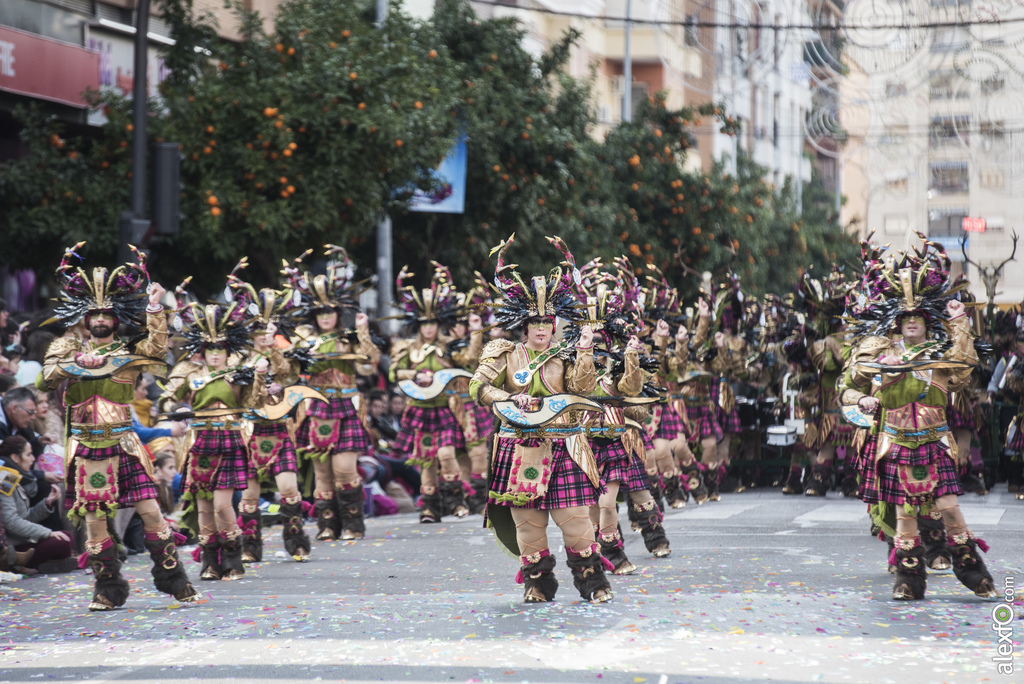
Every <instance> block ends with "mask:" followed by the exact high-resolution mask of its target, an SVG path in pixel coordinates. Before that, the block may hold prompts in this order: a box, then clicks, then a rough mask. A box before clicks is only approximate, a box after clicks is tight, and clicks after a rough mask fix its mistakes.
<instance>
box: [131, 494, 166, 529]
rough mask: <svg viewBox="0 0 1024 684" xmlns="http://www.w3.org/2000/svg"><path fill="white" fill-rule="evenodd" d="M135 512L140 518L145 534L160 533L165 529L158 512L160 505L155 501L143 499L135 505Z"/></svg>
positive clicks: (163, 521)
mask: <svg viewBox="0 0 1024 684" xmlns="http://www.w3.org/2000/svg"><path fill="white" fill-rule="evenodd" d="M135 512H136V513H138V514H139V517H140V518H142V527H143V528H144V529H145V530H146V532H161V531H163V529H164V528H165V527H167V521H166V520H164V515H163V513H161V512H160V504H158V503H157V502H156V500H155V499H143V500H142V501H140V502H138V503H137V504H135Z"/></svg>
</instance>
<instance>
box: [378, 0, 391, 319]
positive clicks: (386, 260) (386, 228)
mask: <svg viewBox="0 0 1024 684" xmlns="http://www.w3.org/2000/svg"><path fill="white" fill-rule="evenodd" d="M387 16H388V0H377V28H379V29H383V28H384V20H385V19H386V18H387ZM393 261H394V257H393V255H392V252H391V217H390V216H387V215H385V216H384V218H383V219H382V220H381V222H380V224H379V225H378V226H377V318H378V320H381V329H382V330H383V331H384V332H385V333H388V332H391V331H392V330H393V329H394V325H393V321H390V320H386V319H387V317H388V316H390V315H391V302H392V300H393V299H394V293H393V292H392V287H393V285H392V283H393V280H392V273H393V271H394V264H393Z"/></svg>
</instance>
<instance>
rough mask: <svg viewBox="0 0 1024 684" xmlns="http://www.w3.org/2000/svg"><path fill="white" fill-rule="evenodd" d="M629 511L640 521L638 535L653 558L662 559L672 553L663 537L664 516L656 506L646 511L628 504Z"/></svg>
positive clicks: (639, 505) (638, 506)
mask: <svg viewBox="0 0 1024 684" xmlns="http://www.w3.org/2000/svg"><path fill="white" fill-rule="evenodd" d="M629 508H630V510H632V511H633V512H634V515H636V516H637V518H638V519H639V521H640V535H641V536H642V537H643V538H644V546H645V547H647V550H648V551H650V552H651V553H652V554H654V557H655V558H664V557H665V556H667V555H669V554H670V553H672V549H671V548H670V547H669V543H668V537H667V536H665V526H664V525H662V522H663V520H664V516H663V515H662V512H661V511H660V510H659V509H658V507H657V506H654V507H652V508H651V509H650V510H647V509H645V508H643V507H642V505H641V504H638V503H634V502H632V501H631V502H630V505H629Z"/></svg>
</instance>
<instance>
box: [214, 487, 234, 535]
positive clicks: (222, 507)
mask: <svg viewBox="0 0 1024 684" xmlns="http://www.w3.org/2000/svg"><path fill="white" fill-rule="evenodd" d="M234 496H235V490H234V489H215V490H214V491H213V514H214V517H215V518H216V521H217V531H218V532H220V533H221V534H222V535H223V534H228V535H230V534H231V533H237V532H238V520H237V516H236V515H235V507H234V506H232V505H231V500H232V499H233V498H234Z"/></svg>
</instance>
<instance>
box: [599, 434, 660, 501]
mask: <svg viewBox="0 0 1024 684" xmlns="http://www.w3.org/2000/svg"><path fill="white" fill-rule="evenodd" d="M590 448H591V449H593V451H594V458H595V459H597V469H598V471H599V472H600V473H601V481H602V482H618V483H619V491H622V492H639V491H641V490H644V489H650V488H651V482H650V480H648V479H647V469H646V468H644V464H643V462H642V461H641V460H640V459H639V458H637V457H636V456H633V455H632V454H629V453H627V452H626V449H625V447H623V446H622V440H619V439H600V438H598V439H592V440H590Z"/></svg>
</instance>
